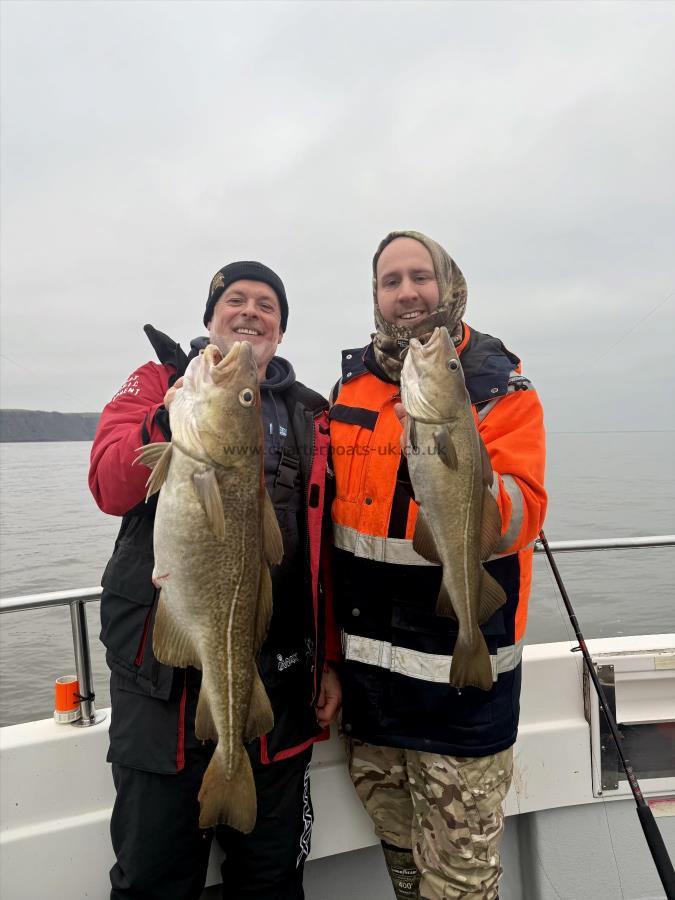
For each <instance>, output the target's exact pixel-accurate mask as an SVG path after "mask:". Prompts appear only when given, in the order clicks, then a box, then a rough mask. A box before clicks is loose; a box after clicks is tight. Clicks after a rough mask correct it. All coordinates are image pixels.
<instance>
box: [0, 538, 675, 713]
mask: <svg viewBox="0 0 675 900" xmlns="http://www.w3.org/2000/svg"><path fill="white" fill-rule="evenodd" d="M670 546H675V534H665V535H651V536H649V537H628V538H598V539H592V540H583V541H581V540H579V541H549V547H550V548H551V550H552V551H553V552H554V553H568V552H574V553H578V552H582V551H588V550H636V549H644V548H648V547H670ZM534 550H535V552H536V553H540V552H543V550H544V548H543V546H542V543H541V541H540V540H536V541H535V542H534ZM100 599H101V588H100V587H94V588H79V589H76V590H70V591H53V592H51V593H47V594H29V595H26V596H23V597H2V598H0V613H11V612H21V611H26V610H32V609H44V608H46V607H50V606H69V607H70V622H71V626H72V631H73V649H74V651H75V669H76V673H77V680H78V682H79V686H80V690H79V693H80V698H81V699H80V710H81V713H82V716H81V718H80V719H78V720H77V721H76V722H73V725H77V726H79V727H88V726H90V725H95V724H97V723H98V722H100V721H102V719H103V718H104V716H102V715H101V713H97V712H96V703H95V693H94V680H93V675H92V667H91V652H90V649H89V631H88V628H87V611H86V608H85V604H87V603H90V602H92V601H94V600H100Z"/></svg>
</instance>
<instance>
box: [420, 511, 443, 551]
mask: <svg viewBox="0 0 675 900" xmlns="http://www.w3.org/2000/svg"><path fill="white" fill-rule="evenodd" d="M413 550H414V551H415V553H419V555H420V556H423V557H424V558H425V559H428V560H429V562H433V563H440V561H441V560H440V557H439V555H438V550H437V549H436V542H435V541H434V536H433V534H432V532H431V528H429V523H428V522H427V520H426V518H425V516H424V513H423V512H422V510H421V509H420V510H419V511H418V513H417V522H415V534H414V535H413Z"/></svg>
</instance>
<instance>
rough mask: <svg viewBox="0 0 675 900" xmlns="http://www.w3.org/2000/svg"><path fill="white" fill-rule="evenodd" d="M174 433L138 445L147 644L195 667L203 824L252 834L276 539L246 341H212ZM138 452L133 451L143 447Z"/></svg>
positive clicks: (185, 391) (178, 408) (174, 409)
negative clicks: (203, 751) (146, 527)
mask: <svg viewBox="0 0 675 900" xmlns="http://www.w3.org/2000/svg"><path fill="white" fill-rule="evenodd" d="M169 421H170V425H171V434H172V437H171V441H170V442H169V443H158V444H149V445H147V446H146V447H144V448H142V450H141V453H140V455H139V456H138V457H137V459H136V461H137V462H142V463H144V464H145V465H147V466H150V468H151V469H152V473H151V475H150V477H149V479H148V483H147V489H148V497H150V496H151V495H152V494H154V493H156V492H157V491H159V497H158V500H157V511H156V515H155V524H154V553H155V567H154V571H153V582H154V584H155V586H156V587H157V588H159V599H158V604H157V612H156V617H155V624H154V629H153V634H152V645H153V652H154V654H155V656H156V657H157V659H158V660H159V661H160V662H162V663H165V664H166V665H170V666H180V667H186V666H194V667H195V668H198V669H201V672H202V681H201V688H200V693H199V699H198V703H197V712H196V720H195V733H196V736H197V738H198V739H199V740H203V741H205V740H214V741H217V744H216V747H215V750H214V753H213V756H212V758H211V761H210V763H209V765H208V768H207V769H206V771H205V773H204V777H203V780H202V784H201V787H200V790H199V795H198V799H199V807H200V812H199V825H200V827H201V828H210V827H212V826H215V825H218V824H222V825H229V826H231V827H232V828H235V829H237V830H238V831H241V832H243V833H248V832H250V831H251V830H252V829H253V827H254V825H255V821H256V816H257V801H256V790H255V783H254V780H253V773H252V770H251V763H250V760H249V757H248V754H247V752H246V750H245V747H244V743H245V742H246V741H250V740H253V739H254V738H257V737H259V736H261V735H263V734H266V733H267V732H268V731H270V730H271V728H272V727H273V724H274V717H273V713H272V707H271V705H270V701H269V698H268V697H267V694H266V692H265V688H264V686H263V683H262V681H261V679H260V675H259V673H258V670H257V666H256V655H257V653H258V650H259V649H260V647H261V645H262V642H263V640H264V639H265V636H266V634H267V630H268V627H269V623H270V619H271V616H272V580H271V575H270V565H275V564H278V563H280V562H281V559H282V557H283V542H282V537H281V532H280V530H279V525H278V522H277V518H276V514H275V512H274V508H273V506H272V503H271V500H270V498H269V495H268V494H267V491H266V489H265V482H264V474H263V434H262V419H261V415H260V392H259V387H258V375H257V370H256V365H255V361H254V358H253V352H252V348H251V344H250V343H247V342H245V341H237V342H236V343H235V344H233V345H232V347H231V348H230V350H229V351H228V352H227V354H226V355H223V353H222V352H221V351H220V350H219V349H218V347H216V346H214V345H212V344H210V345H209V346H208V347H206V349H205V350H204V351H203V352H202V353H201V354H200V355H199V356H198V357H195V358H194V359H193V360H192V361H191V362H190V364H189V366H188V368H187V370H186V372H185V376H184V381H183V386H182V389H181V390H179V391H177V392H176V396H175V397H174V399H173V402H172V403H171V405H170V407H169ZM139 449H140V448H139Z"/></svg>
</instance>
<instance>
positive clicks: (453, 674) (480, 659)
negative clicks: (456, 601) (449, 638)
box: [450, 629, 492, 691]
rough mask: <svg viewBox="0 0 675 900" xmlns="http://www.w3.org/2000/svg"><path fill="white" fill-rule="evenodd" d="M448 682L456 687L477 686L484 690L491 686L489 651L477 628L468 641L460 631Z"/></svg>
mask: <svg viewBox="0 0 675 900" xmlns="http://www.w3.org/2000/svg"><path fill="white" fill-rule="evenodd" d="M450 684H452V685H454V686H455V687H456V688H464V687H478V688H481V689H482V690H484V691H489V690H490V689H491V688H492V664H491V663H490V653H489V651H488V648H487V644H486V643H485V638H484V637H483V635H482V633H481V632H480V631H479V630H478V629H475V630H474V632H473V635H472V637H471V639H470V640H468V641H467V640H466V638H465V637H464V636H463V635H462V632H461V631H460V633H459V635H458V637H457V643H456V644H455V649H454V651H453V654H452V664H451V666H450Z"/></svg>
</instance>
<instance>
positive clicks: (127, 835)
mask: <svg viewBox="0 0 675 900" xmlns="http://www.w3.org/2000/svg"><path fill="white" fill-rule="evenodd" d="M287 321H288V302H287V299H286V291H285V288H284V285H283V283H282V281H281V279H280V278H279V276H278V275H277V274H276V273H275V272H273V271H272V270H271V269H269V268H268V267H267V266H264V265H262V264H261V263H258V262H248V261H244V262H235V263H230V264H229V265H227V266H224V267H223V268H222V269H220V270H219V271H218V272H217V273H216V274H215V276H214V278H213V279H212V281H211V285H210V288H209V293H208V298H207V303H206V310H205V313H204V325H205V326H206V328H207V329H208V332H209V337H208V338H198V339H196V340H194V341H192V346H191V352H190V354H189V356H186V355H185V354H184V353H183V351H182V350H181V348H180V346H179V345H178V344H176V343H174V342H173V341H172V340H171V339H170V338H168V337H167V336H166V335H164V334H162V333H161V332H159V331H156V330H155V329H154V328H152V327H151V326H146V328H145V331H146V333H147V335H148V337H149V338H150V341H151V343H152V345H153V347H154V349H155V351H156V352H157V355H158V357H159V364H158V363H153V362H150V363H146V364H145V365H143V366H141V367H140V368H139V369H137V370H136V371H135V372H134V373H133V374H132V375H131V376H130V377H129V378H128V379H127V380H126V382H125V383H124V385H123V386H122V388H121V389H120V390H119V391H118V393H117V394H116V395H115V396H114V397H113V399H112V400H111V401H110V403H108V405H107V406H106V407H105V409H104V410H103V413H102V415H101V419H100V421H99V425H98V429H97V432H96V437H95V439H94V443H93V447H92V452H91V466H90V472H89V486H90V488H91V491H92V493H93V495H94V497H95V499H96V502H97V503H98V505H99V506H100V508H101V509H102V510H103V511H104V512H107V513H110V514H112V515H120V516H123V519H122V526H121V528H120V533H119V536H118V538H117V541H116V543H115V550H114V553H113V555H112V557H111V559H110V562H109V563H108V566H107V567H106V570H105V573H104V575H103V580H102V584H103V593H102V595H101V626H102V627H101V640H102V641H103V643H104V644H105V646H106V651H107V652H106V659H107V662H108V665H109V667H110V669H111V679H110V696H111V705H112V721H111V724H110V750H109V753H108V761H109V762H111V763H112V770H113V779H114V782H115V788H116V791H117V796H116V800H115V805H114V807H113V813H112V820H111V836H112V843H113V849H114V851H115V856H116V858H117V861H116V863H115V865H114V866H113V868H112V869H111V872H110V879H111V884H112V891H111V898H114V900H117V898H135V900H141V898H143V900H151V898H156V900H173V898H175V900H197V898H198V897H199V896H200V894H201V892H202V889H203V887H204V882H205V878H206V868H207V863H208V858H209V848H210V845H211V838H212V831H211V830H206V831H200V829H199V826H198V819H199V804H198V800H197V795H198V792H199V787H200V784H201V780H202V776H203V774H204V771H205V769H206V767H207V765H208V763H209V760H210V758H211V755H212V753H213V748H214V745H213V743H212V742H210V741H207V742H204V743H202V742H200V741H198V740H197V738H196V736H195V713H196V705H197V698H198V695H199V686H200V680H201V673H200V672H199V671H197V670H196V669H193V668H187V669H180V668H176V667H171V666H166V665H163V664H161V663H159V662H158V660H157V659H156V658H155V657H154V654H153V652H152V639H151V635H152V626H153V621H154V614H155V609H156V604H157V595H158V591H157V590H156V589H155V587H154V586H153V584H152V569H153V553H152V546H153V544H152V535H153V522H154V514H155V509H156V505H157V503H156V497H153V498H151V499H150V501H149V502H148V503H147V504H146V503H145V492H146V488H145V482H146V480H147V478H148V475H149V470H148V469H147V468H146V467H145V466H140V465H133V462H134V459H135V458H136V456H137V455H138V448H139V447H141V446H142V445H144V444H149V443H153V442H157V441H168V440H170V439H171V430H170V425H169V412H168V410H169V407H170V405H171V402H172V401H173V398H174V396H175V394H176V391H178V390H180V388H181V384H182V379H181V376H182V374H183V372H184V371H185V369H186V367H187V364H188V362H189V360H190V359H191V358H192V357H193V356H195V355H196V354H197V353H198V352H199V350H200V349H203V348H204V347H205V346H206V345H207V344H208V343H209V342H211V343H214V344H217V345H218V347H219V348H220V349H221V350H222V351H223V352H224V353H226V352H227V351H228V350H229V348H230V347H231V346H232V345H233V343H234V342H235V341H242V340H245V341H249V342H250V343H251V344H252V346H253V355H254V358H255V360H256V363H257V366H258V376H259V379H260V386H261V400H262V403H261V407H262V408H261V417H262V428H263V434H264V443H265V448H264V450H265V452H264V477H265V483H266V487H267V490H268V492H269V494H270V497H271V499H272V503H273V505H274V508H275V511H276V514H277V518H278V521H279V525H280V528H281V533H282V536H283V542H284V557H283V560H282V562H281V564H280V565H279V566H275V567H273V569H272V584H273V615H272V621H271V623H270V628H269V633H268V635H267V638H266V640H265V642H264V644H263V646H262V648H261V650H260V654H259V657H258V668H259V671H260V674H261V677H262V680H263V683H264V685H265V688H266V691H267V694H268V696H269V698H270V702H271V704H272V709H273V712H274V728H273V730H272V731H271V732H269V733H268V734H267V735H264V736H263V737H261V738H260V739H258V740H256V741H253V742H252V743H251V744H249V745H248V746H247V750H248V753H249V756H250V758H251V765H252V768H253V773H254V778H255V782H256V792H257V799H258V815H257V820H256V825H255V827H254V830H253V831H252V832H251V834H248V835H244V834H241V833H239V832H237V831H234V830H233V829H230V828H225V827H219V828H217V829H216V830H215V832H216V837H217V839H218V842H219V843H220V844H221V846H222V848H223V849H224V851H225V861H224V863H223V868H222V875H223V897H224V898H227V900H244V898H251V900H253V898H255V900H301V898H302V897H304V893H303V888H302V878H303V867H304V862H305V858H306V856H307V854H308V852H309V844H310V836H311V828H312V807H311V799H310V795H309V778H308V772H309V762H310V758H311V753H312V745H313V743H314V742H315V741H317V740H323V739H325V738H327V737H328V728H327V726H328V723H329V722H330V721H331V719H332V718H333V717H334V715H335V713H336V712H337V709H338V707H339V703H340V686H339V681H338V679H337V676H336V674H335V672H334V669H333V667H332V665H331V662H334V661H335V660H337V659H338V658H339V655H340V650H339V641H338V638H337V633H336V629H335V626H334V624H333V620H332V615H331V610H330V608H329V604H328V603H327V602H326V595H325V593H324V589H323V584H322V580H321V578H320V575H319V562H320V554H321V547H320V543H321V536H322V522H323V509H324V497H325V469H326V457H327V444H328V427H327V426H328V423H327V418H326V407H327V403H326V401H325V400H324V399H323V398H322V397H321V396H319V395H318V394H316V393H315V392H314V391H311V390H309V388H306V387H305V386H304V385H302V384H300V382H298V381H296V378H295V373H294V371H293V368H292V366H291V365H290V363H289V362H287V361H286V360H285V359H282V358H281V357H278V356H275V352H276V349H277V346H278V344H279V343H281V341H282V339H283V336H284V332H285V331H286V324H287Z"/></svg>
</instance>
